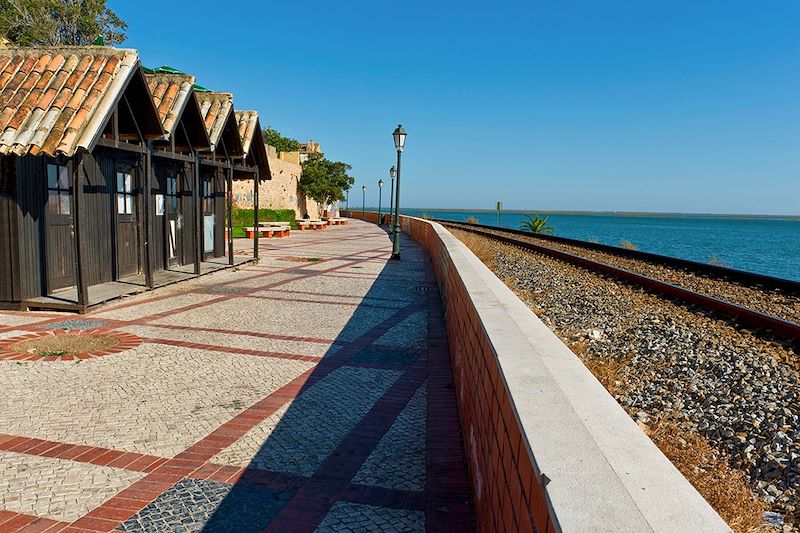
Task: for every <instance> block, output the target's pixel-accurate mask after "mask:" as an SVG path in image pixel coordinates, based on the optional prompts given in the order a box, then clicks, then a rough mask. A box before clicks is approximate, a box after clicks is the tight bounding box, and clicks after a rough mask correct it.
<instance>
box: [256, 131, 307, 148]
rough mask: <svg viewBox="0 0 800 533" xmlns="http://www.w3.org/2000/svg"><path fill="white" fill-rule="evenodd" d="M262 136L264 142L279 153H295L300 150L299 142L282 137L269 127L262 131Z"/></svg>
mask: <svg viewBox="0 0 800 533" xmlns="http://www.w3.org/2000/svg"><path fill="white" fill-rule="evenodd" d="M263 135H264V142H265V143H267V144H268V145H270V146H274V147H275V149H276V150H277V151H279V152H297V151H298V150H300V141H298V140H297V139H290V138H289V137H284V136H283V135H282V134H281V132H279V131H278V130H276V129H273V128H271V127H269V126H267V129H265V130H264V132H263Z"/></svg>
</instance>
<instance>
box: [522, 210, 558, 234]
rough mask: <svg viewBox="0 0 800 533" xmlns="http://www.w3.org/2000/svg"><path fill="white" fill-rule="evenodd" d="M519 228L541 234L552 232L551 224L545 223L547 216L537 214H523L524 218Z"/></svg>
mask: <svg viewBox="0 0 800 533" xmlns="http://www.w3.org/2000/svg"><path fill="white" fill-rule="evenodd" d="M519 229H521V230H522V231H527V232H530V233H538V234H541V235H549V234H551V233H553V226H551V225H549V224H548V223H547V217H546V216H544V217H543V216H539V215H525V220H523V221H522V222H521V223H520V225H519Z"/></svg>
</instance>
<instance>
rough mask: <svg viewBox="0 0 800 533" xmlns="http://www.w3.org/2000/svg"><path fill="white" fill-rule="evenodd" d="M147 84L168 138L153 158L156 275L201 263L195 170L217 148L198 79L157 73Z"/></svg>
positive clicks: (149, 75) (155, 145)
mask: <svg viewBox="0 0 800 533" xmlns="http://www.w3.org/2000/svg"><path fill="white" fill-rule="evenodd" d="M145 78H146V79H147V84H148V86H149V88H150V92H151V94H152V95H153V101H154V103H155V106H156V109H157V110H158V115H159V118H160V119H161V123H162V126H163V128H164V138H163V139H162V140H158V141H155V142H154V143H153V152H152V166H153V183H152V184H151V186H152V195H153V202H152V206H151V209H150V215H151V220H152V221H153V225H152V233H151V239H152V242H153V246H152V250H153V265H154V269H155V270H159V269H165V270H169V269H175V268H177V267H180V266H183V265H190V264H194V263H195V259H196V249H197V240H198V239H197V238H196V234H195V219H196V208H195V200H194V190H195V183H196V182H197V179H196V178H197V176H196V175H195V165H196V162H197V156H198V155H199V154H200V152H206V151H209V150H210V148H211V142H210V141H209V139H208V133H207V131H206V128H205V124H204V121H203V116H202V114H201V113H200V105H199V103H198V100H197V97H196V96H195V91H194V84H195V78H194V76H191V75H189V74H183V73H178V72H175V71H166V72H164V71H162V69H155V70H153V71H149V72H147V73H146V74H145Z"/></svg>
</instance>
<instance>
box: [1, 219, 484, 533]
mask: <svg viewBox="0 0 800 533" xmlns="http://www.w3.org/2000/svg"><path fill="white" fill-rule="evenodd" d="M236 247H237V250H239V251H246V250H247V247H250V249H252V242H251V241H244V240H243V241H237V243H236ZM390 250H391V243H390V241H389V238H388V237H387V235H386V234H385V233H384V232H383V231H381V230H380V229H379V228H377V227H376V226H374V225H372V224H367V223H363V222H360V221H352V222H351V224H350V225H348V226H341V227H333V228H329V229H327V230H324V231H314V232H293V235H292V237H291V238H289V239H280V240H277V239H269V240H267V239H264V240H262V241H261V250H260V252H261V255H262V258H261V261H260V263H259V264H258V265H255V266H252V265H251V266H247V267H245V268H241V269H238V270H237V271H232V270H228V271H224V272H219V273H216V274H211V275H208V276H204V277H202V278H199V279H196V280H193V281H190V282H185V283H183V284H179V285H175V286H172V287H169V288H165V289H160V290H158V291H156V292H154V293H149V294H142V295H139V296H136V297H133V298H130V299H128V300H122V301H118V302H116V303H112V304H111V305H109V306H108V307H105V308H102V309H100V310H99V311H97V312H94V313H91V314H89V315H84V316H79V315H71V314H57V313H17V312H3V311H0V531H3V532H6V531H16V530H18V529H22V530H24V531H62V530H63V531H86V530H89V531H110V530H120V531H131V532H140V531H159V532H161V531H200V530H204V531H262V530H267V531H276V532H278V531H280V532H283V531H351V530H352V531H409V532H411V531H424V530H426V529H427V530H428V531H465V530H469V529H470V528H471V525H472V511H471V507H470V504H469V503H468V500H469V495H468V489H467V485H466V472H465V458H464V455H463V450H462V447H461V435H460V432H459V431H460V430H459V426H458V417H457V413H456V406H455V396H454V391H453V386H452V377H451V369H450V366H449V357H448V352H447V340H446V332H445V330H444V322H443V314H442V311H441V307H440V303H439V295H438V292H437V288H436V284H435V281H434V279H433V271H432V267H431V265H430V263H429V259H428V257H426V255H425V252H424V251H423V250H422V249H421V248H420V247H419V246H418V245H416V243H414V242H413V241H410V240H408V239H404V240H403V253H402V260H401V261H399V262H397V261H391V260H390V259H389V253H390ZM237 253H238V252H237ZM64 340H66V341H69V342H68V343H67V344H63V343H62V344H59V343H60V342H61V341H64ZM48 343H50V344H48ZM48 346H50V347H54V346H85V347H87V348H86V349H87V350H90V352H89V353H85V354H81V355H79V356H73V355H70V354H68V353H66V352H67V351H68V350H66V349H65V350H60V349H50V350H49V351H48V349H47V347H48Z"/></svg>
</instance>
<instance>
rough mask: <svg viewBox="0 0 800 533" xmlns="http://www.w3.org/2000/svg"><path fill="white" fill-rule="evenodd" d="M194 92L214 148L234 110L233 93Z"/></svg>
mask: <svg viewBox="0 0 800 533" xmlns="http://www.w3.org/2000/svg"><path fill="white" fill-rule="evenodd" d="M194 94H195V96H197V101H198V102H199V103H200V114H201V115H202V116H203V120H204V121H205V124H206V130H207V131H208V138H209V140H210V141H211V147H212V149H213V148H214V147H215V146H216V145H217V143H218V142H219V139H220V137H221V136H222V132H223V131H224V130H225V124H226V122H227V121H228V117H229V116H230V114H231V111H232V110H233V95H232V94H231V93H215V92H207V93H204V92H198V91H195V93H194Z"/></svg>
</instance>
